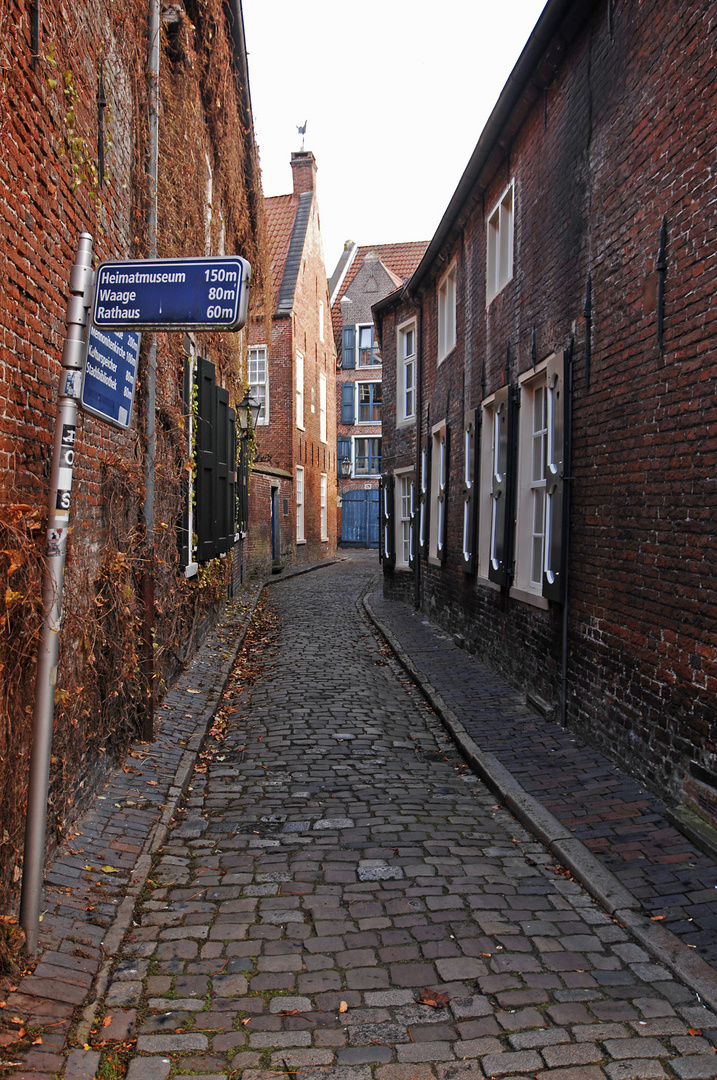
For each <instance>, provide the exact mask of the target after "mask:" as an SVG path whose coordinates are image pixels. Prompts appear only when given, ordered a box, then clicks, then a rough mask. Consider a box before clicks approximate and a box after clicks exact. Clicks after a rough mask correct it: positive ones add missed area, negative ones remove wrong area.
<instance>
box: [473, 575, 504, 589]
mask: <svg viewBox="0 0 717 1080" xmlns="http://www.w3.org/2000/svg"><path fill="white" fill-rule="evenodd" d="M476 581H477V582H478V584H479V585H483V586H484V588H486V589H491V590H492V591H493V592H500V585H496V583H495V582H494V581H491V580H490V578H487V577H482V576H481V575H480V574H478V575H477V576H476Z"/></svg>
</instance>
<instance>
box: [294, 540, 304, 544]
mask: <svg viewBox="0 0 717 1080" xmlns="http://www.w3.org/2000/svg"><path fill="white" fill-rule="evenodd" d="M296 543H297V544H305V543H306V540H297V541H296Z"/></svg>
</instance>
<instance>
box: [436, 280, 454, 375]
mask: <svg viewBox="0 0 717 1080" xmlns="http://www.w3.org/2000/svg"><path fill="white" fill-rule="evenodd" d="M455 344H456V264H455V263H453V265H452V266H451V267H450V269H449V270H448V273H447V274H446V275H445V277H444V278H443V279H442V281H441V283H440V284H439V286H438V362H439V364H440V362H441V360H443V359H444V357H446V356H447V355H448V353H449V352H450V351H451V349H453V348H454V347H455Z"/></svg>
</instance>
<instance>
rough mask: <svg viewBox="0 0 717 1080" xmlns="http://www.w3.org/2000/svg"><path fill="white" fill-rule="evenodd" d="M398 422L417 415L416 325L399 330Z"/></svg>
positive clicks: (402, 327) (408, 325) (411, 324)
mask: <svg viewBox="0 0 717 1080" xmlns="http://www.w3.org/2000/svg"><path fill="white" fill-rule="evenodd" d="M396 385H397V386H398V417H397V419H398V421H399V423H400V422H401V421H402V420H412V419H413V418H414V417H415V415H416V324H415V322H412V323H409V324H407V325H406V326H400V327H399V328H398V372H397V380H396Z"/></svg>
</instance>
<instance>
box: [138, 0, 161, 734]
mask: <svg viewBox="0 0 717 1080" xmlns="http://www.w3.org/2000/svg"><path fill="white" fill-rule="evenodd" d="M159 19H160V0H150V4H149V55H148V62H147V83H148V91H149V147H148V157H147V181H148V184H147V187H148V192H149V206H148V208H147V257H148V258H149V259H156V258H157V178H158V162H159V44H160V33H159ZM156 385H157V335H156V334H152V339H151V341H150V345H149V352H148V354H147V407H146V418H145V436H146V440H147V446H146V450H145V458H144V484H145V494H144V505H143V507H142V518H143V521H144V529H145V560H146V561H145V567H144V570H143V572H142V580H141V583H140V595H141V599H142V667H143V669H144V676H145V681H146V690H145V693H146V698H145V708H144V716H143V721H142V738H143V739H144V740H145V741H146V742H151V740H152V739H153V738H154V466H155V455H156V430H155V410H156Z"/></svg>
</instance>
